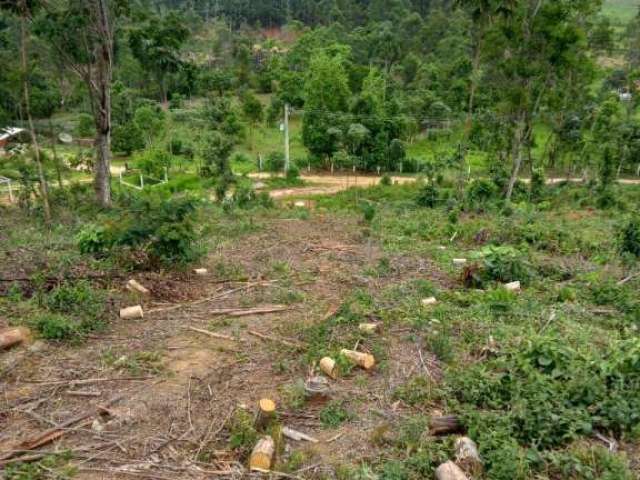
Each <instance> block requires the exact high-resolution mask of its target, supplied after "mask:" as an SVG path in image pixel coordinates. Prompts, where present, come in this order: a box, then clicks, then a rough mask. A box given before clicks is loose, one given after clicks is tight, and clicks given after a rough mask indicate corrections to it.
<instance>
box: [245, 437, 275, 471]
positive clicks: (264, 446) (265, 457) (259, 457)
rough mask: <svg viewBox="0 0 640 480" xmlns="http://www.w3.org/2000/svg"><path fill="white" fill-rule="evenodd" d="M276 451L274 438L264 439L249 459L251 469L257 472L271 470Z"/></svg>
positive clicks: (259, 442) (254, 448)
mask: <svg viewBox="0 0 640 480" xmlns="http://www.w3.org/2000/svg"><path fill="white" fill-rule="evenodd" d="M275 451H276V445H275V442H274V441H273V438H271V437H269V436H265V437H262V438H261V439H260V440H258V443H256V446H255V447H253V451H252V452H251V457H250V458H249V469H250V470H252V471H256V472H268V471H269V470H271V464H272V463H273V455H274V453H275Z"/></svg>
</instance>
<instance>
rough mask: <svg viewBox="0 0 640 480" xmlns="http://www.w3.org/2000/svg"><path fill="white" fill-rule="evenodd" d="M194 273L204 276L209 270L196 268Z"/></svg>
mask: <svg viewBox="0 0 640 480" xmlns="http://www.w3.org/2000/svg"><path fill="white" fill-rule="evenodd" d="M193 273H195V274H196V275H200V276H203V275H206V274H207V273H209V270H207V269H206V268H196V269H194V270H193Z"/></svg>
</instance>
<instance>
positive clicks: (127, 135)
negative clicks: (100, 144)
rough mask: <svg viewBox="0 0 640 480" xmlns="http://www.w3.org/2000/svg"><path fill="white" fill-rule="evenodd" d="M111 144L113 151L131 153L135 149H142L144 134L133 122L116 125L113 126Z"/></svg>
mask: <svg viewBox="0 0 640 480" xmlns="http://www.w3.org/2000/svg"><path fill="white" fill-rule="evenodd" d="M111 144H112V146H113V151H114V152H119V153H124V154H125V155H131V154H132V153H133V152H135V151H136V150H142V149H143V148H144V147H145V141H144V135H143V133H142V130H140V128H138V125H136V124H135V123H134V122H129V123H126V124H124V125H116V126H115V127H114V128H113V134H112V136H111Z"/></svg>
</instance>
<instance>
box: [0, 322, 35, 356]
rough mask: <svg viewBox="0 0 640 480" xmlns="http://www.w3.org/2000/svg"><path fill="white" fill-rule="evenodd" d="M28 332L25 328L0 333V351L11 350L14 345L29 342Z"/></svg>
mask: <svg viewBox="0 0 640 480" xmlns="http://www.w3.org/2000/svg"><path fill="white" fill-rule="evenodd" d="M29 336H30V331H29V329H28V328H25V327H17V328H10V329H9V330H5V331H4V332H0V350H5V349H7V348H11V347H13V346H14V345H18V344H20V343H23V342H26V341H27V340H29Z"/></svg>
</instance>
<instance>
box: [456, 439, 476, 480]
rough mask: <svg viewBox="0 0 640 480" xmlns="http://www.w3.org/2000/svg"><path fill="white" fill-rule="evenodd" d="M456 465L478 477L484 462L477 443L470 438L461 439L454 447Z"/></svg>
mask: <svg viewBox="0 0 640 480" xmlns="http://www.w3.org/2000/svg"><path fill="white" fill-rule="evenodd" d="M454 448H455V451H456V463H457V464H458V465H459V466H460V467H462V468H463V469H464V470H465V471H466V472H467V473H469V474H471V475H474V476H475V475H478V473H480V471H481V470H482V460H480V454H479V453H478V446H477V445H476V442H474V441H473V440H471V439H470V438H469V437H460V438H458V439H457V440H456V443H455V445H454Z"/></svg>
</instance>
